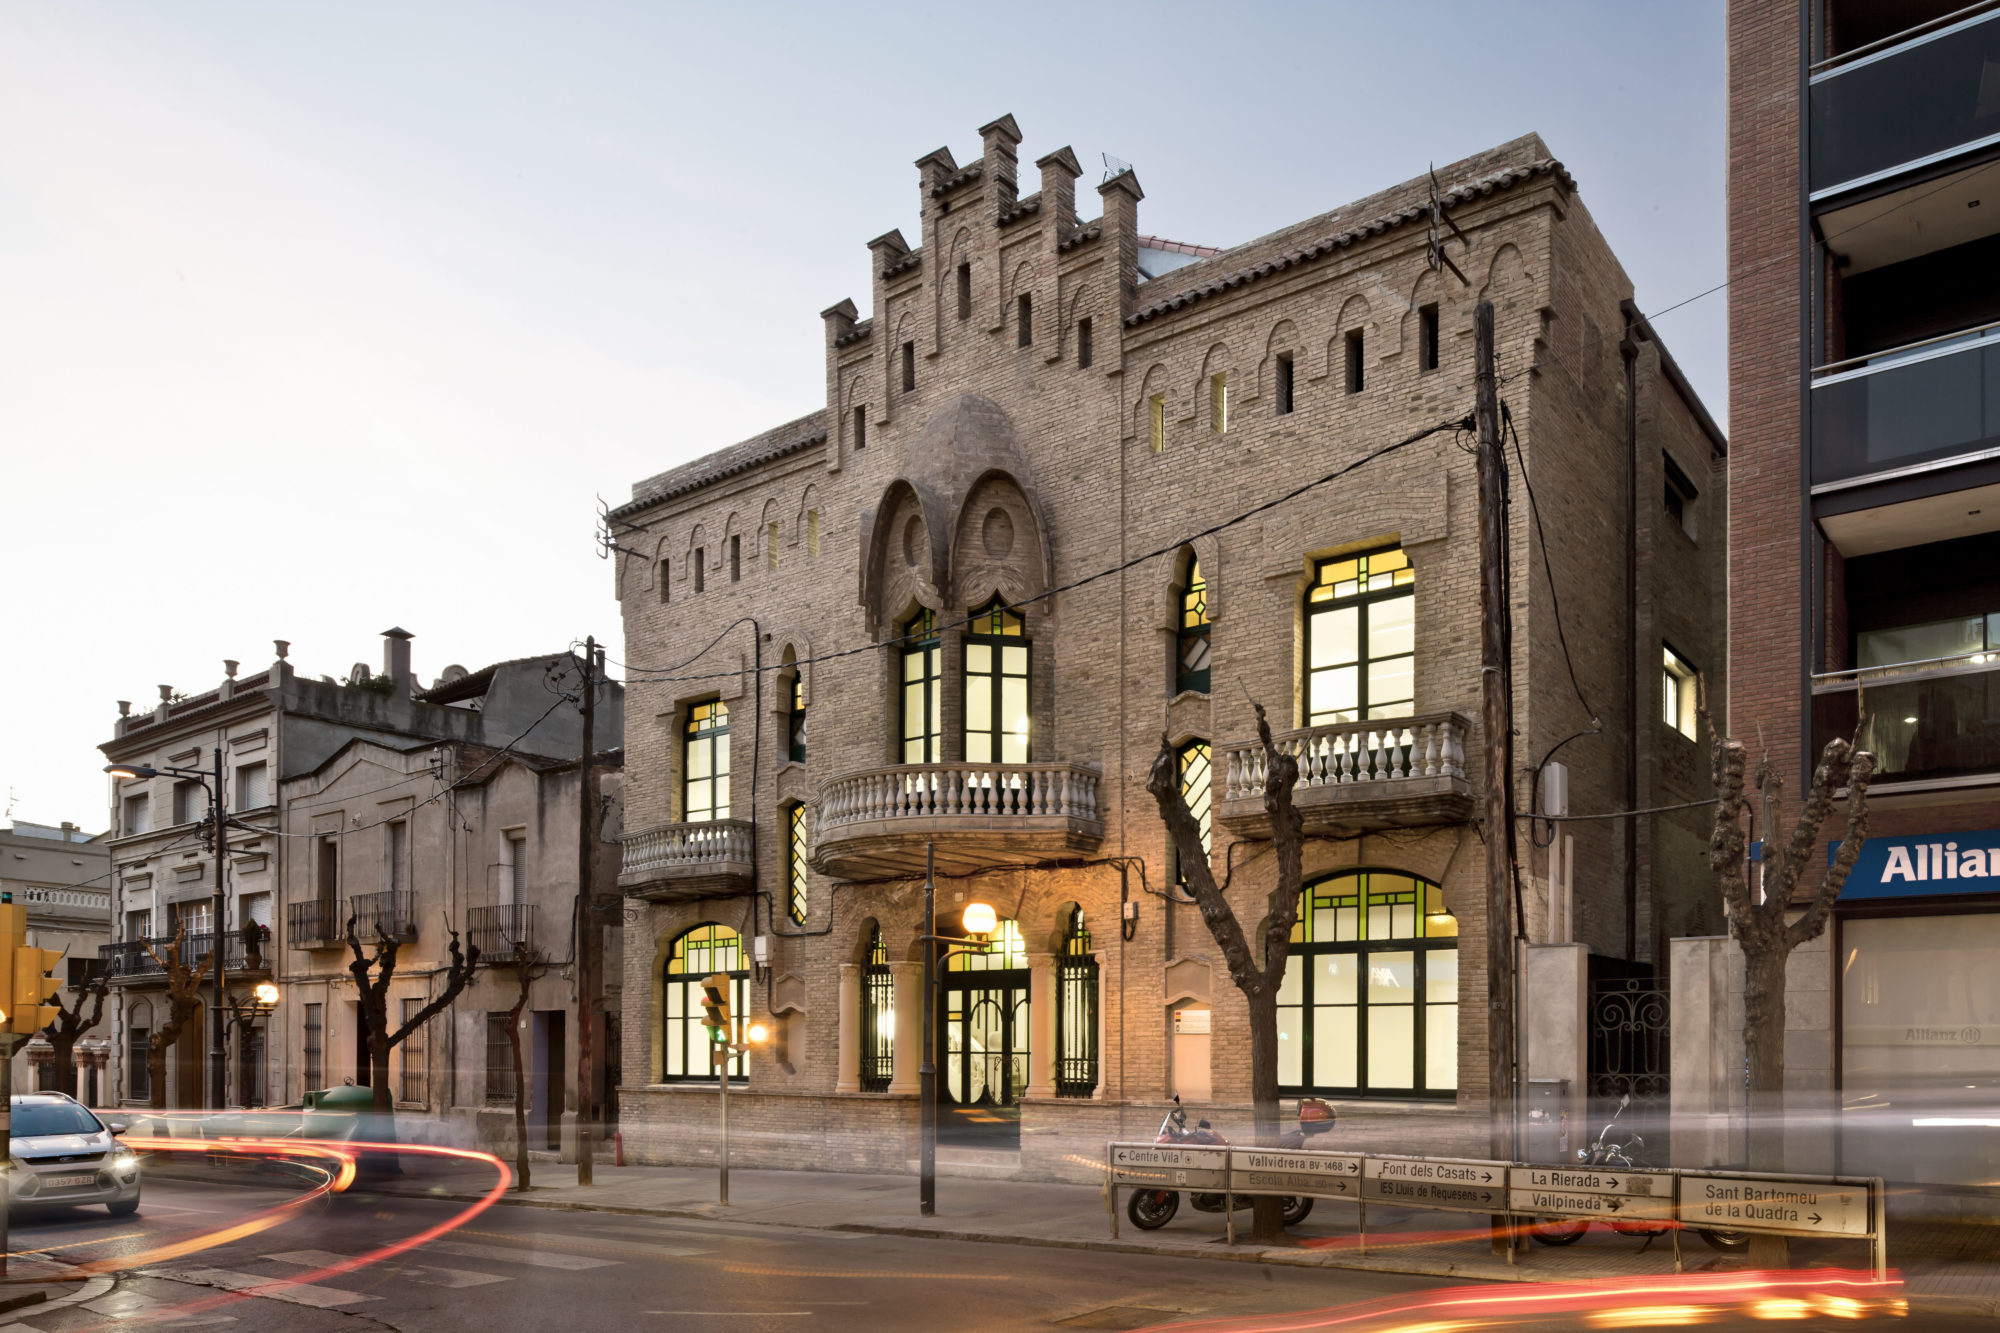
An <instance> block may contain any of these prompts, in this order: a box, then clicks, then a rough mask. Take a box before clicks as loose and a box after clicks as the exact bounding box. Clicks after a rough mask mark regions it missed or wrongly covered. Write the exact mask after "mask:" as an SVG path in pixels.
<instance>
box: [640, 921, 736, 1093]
mask: <svg viewBox="0 0 2000 1333" xmlns="http://www.w3.org/2000/svg"><path fill="white" fill-rule="evenodd" d="M717 972H724V973H727V974H728V975H729V977H730V983H729V1014H730V1018H731V1021H732V1022H734V1023H735V1024H736V1026H737V1027H738V1028H741V1027H742V1026H743V1020H744V1019H745V1018H746V1017H748V1015H749V1012H750V970H749V969H748V968H747V967H745V966H744V965H743V939H742V937H741V936H740V935H738V934H737V933H736V932H735V931H734V930H731V929H730V928H729V927H728V926H724V925H719V924H717V923H716V922H713V921H704V922H703V923H702V924H700V925H698V926H696V927H694V928H693V929H691V930H689V931H687V932H686V933H684V934H683V935H681V936H680V938H678V939H676V940H675V941H674V943H673V948H672V950H671V951H670V952H669V953H668V955H667V963H666V967H665V969H664V974H663V975H662V976H661V978H660V981H661V997H660V1023H661V1032H660V1060H661V1064H662V1065H663V1066H664V1067H663V1068H662V1069H661V1071H660V1075H661V1078H662V1080H663V1081H665V1082H668V1083H692V1082H704V1083H705V1082H709V1081H711V1080H713V1079H714V1078H715V1067H714V1066H713V1065H711V1064H710V1063H709V1047H710V1046H711V1045H712V1044H713V1043H712V1042H711V1041H710V1040H709V1035H708V1029H707V1028H706V1027H704V1026H702V1021H701V1019H702V1008H701V981H702V978H703V977H706V976H711V975H713V974H714V973H717ZM749 1077H750V1053H749V1052H748V1051H738V1052H736V1053H735V1054H733V1055H731V1056H730V1057H729V1078H730V1081H731V1082H733V1083H734V1082H741V1081H743V1080H744V1079H747V1078H749Z"/></svg>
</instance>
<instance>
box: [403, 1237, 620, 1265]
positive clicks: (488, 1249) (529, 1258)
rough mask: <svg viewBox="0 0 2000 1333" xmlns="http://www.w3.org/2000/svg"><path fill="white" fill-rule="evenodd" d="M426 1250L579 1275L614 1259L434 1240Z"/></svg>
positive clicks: (425, 1247)
mask: <svg viewBox="0 0 2000 1333" xmlns="http://www.w3.org/2000/svg"><path fill="white" fill-rule="evenodd" d="M424 1249H426V1250H436V1251H438V1252H439V1253H441V1254H456V1255H458V1256H459V1257H461V1258H465V1259H498V1260H500V1261H501V1262H503V1263H511V1264H527V1265H529V1266H531V1267H534V1268H566V1269H570V1270H571V1271H580V1270H582V1269H585V1268H610V1267H612V1266H613V1265H614V1264H616V1263H618V1262H619V1261H618V1260H616V1259H591V1258H588V1257H586V1256H584V1255H581V1254H550V1253H548V1252H547V1251H543V1250H516V1249H510V1248H508V1247H506V1246H504V1245H468V1244H467V1243H466V1242H464V1241H462V1240H434V1241H432V1242H431V1243H430V1244H428V1245H426V1246H424Z"/></svg>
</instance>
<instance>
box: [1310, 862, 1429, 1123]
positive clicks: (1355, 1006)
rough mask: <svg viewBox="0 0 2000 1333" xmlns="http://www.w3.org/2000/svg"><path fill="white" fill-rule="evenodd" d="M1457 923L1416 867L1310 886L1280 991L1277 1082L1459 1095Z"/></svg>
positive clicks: (1360, 1092)
mask: <svg viewBox="0 0 2000 1333" xmlns="http://www.w3.org/2000/svg"><path fill="white" fill-rule="evenodd" d="M1457 936H1458V922H1457V920H1456V919H1455V918H1453V917H1452V916H1451V914H1450V913H1448V912H1447V911H1445V906H1444V892H1443V890H1441V889H1439V888H1438V886H1437V885H1435V884H1432V883H1430V882H1428V881H1426V880H1422V879H1418V878H1416V877H1415V876H1413V875H1403V874H1397V873H1395V872H1393V871H1382V870H1367V871H1350V872H1348V873H1346V874H1341V875H1335V876H1333V877H1331V878H1329V879H1323V880H1320V881H1318V882H1317V883H1314V884H1309V885H1307V886H1306V887H1305V888H1304V889H1303V890H1302V891H1301V892H1300V894H1299V920H1298V924H1297V925H1296V926H1294V927H1293V928H1292V951H1291V955H1290V957H1288V958H1287V959H1286V960H1285V980H1284V984H1283V985H1282V986H1280V987H1279V988H1278V1086H1279V1088H1281V1089H1283V1090H1285V1091H1288V1092H1293V1093H1336V1094H1341V1095H1345V1096H1389V1097H1431V1096H1437V1097H1449V1096H1451V1095H1452V1094H1453V1093H1454V1092H1455V1091H1456V1089H1457V1087H1458V938H1457Z"/></svg>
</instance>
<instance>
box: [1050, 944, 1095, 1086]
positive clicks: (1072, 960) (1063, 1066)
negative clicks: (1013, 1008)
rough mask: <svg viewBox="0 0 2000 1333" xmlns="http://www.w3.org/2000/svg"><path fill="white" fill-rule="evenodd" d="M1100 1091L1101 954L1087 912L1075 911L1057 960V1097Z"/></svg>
mask: <svg viewBox="0 0 2000 1333" xmlns="http://www.w3.org/2000/svg"><path fill="white" fill-rule="evenodd" d="M1095 1091H1097V955H1096V954H1095V953H1093V952H1092V951H1091V946H1090V928H1089V927H1088V926H1086V925H1084V924H1083V909H1082V908H1081V907H1077V908H1073V909H1071V911H1070V914H1069V924H1068V926H1067V927H1066V928H1065V929H1064V931H1063V942H1062V953H1061V955H1060V956H1058V957H1057V959H1056V1096H1058V1097H1088V1096H1090V1094H1091V1093H1093V1092H1095Z"/></svg>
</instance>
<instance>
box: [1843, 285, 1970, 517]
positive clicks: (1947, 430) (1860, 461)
mask: <svg viewBox="0 0 2000 1333" xmlns="http://www.w3.org/2000/svg"><path fill="white" fill-rule="evenodd" d="M1995 450H2000V324H1991V325H1987V326H1985V327H1983V328H1978V329H1970V330H1967V331H1966V332H1964V333H1955V334H1951V335H1949V336H1947V337H1943V338H1934V339H1930V340H1928V341H1926V342H1922V343H1917V344H1914V345H1912V346H1910V347H1904V348H1898V349H1897V350H1895V351H1893V352H1884V353H1881V354H1879V355H1876V356H1871V357H1865V358H1859V359H1857V360H1855V361H1845V362H1840V363H1837V364H1835V365H1831V366H1827V367H1825V368H1823V369H1822V370H1821V371H1820V372H1818V373H1817V374H1816V375H1815V376H1814V378H1813V386H1812V479H1813V484H1814V485H1815V486H1819V485H1824V484H1825V483H1827V482H1839V481H1851V480H1854V479H1856V478H1860V477H1868V476H1872V475H1875V474H1878V473H1884V472H1893V471H1895V470H1897V469H1901V468H1909V467H1919V466H1922V465H1925V464H1934V463H1939V462H1944V461H1949V460H1953V459H1957V458H1961V457H1971V456H1977V455H1982V454H1985V453H1989V452H1991V451H1995Z"/></svg>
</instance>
